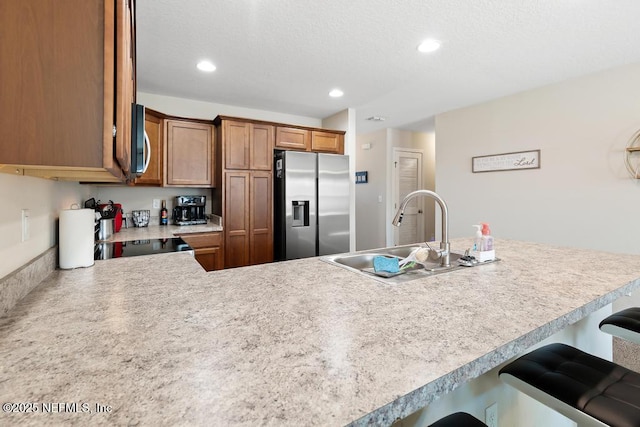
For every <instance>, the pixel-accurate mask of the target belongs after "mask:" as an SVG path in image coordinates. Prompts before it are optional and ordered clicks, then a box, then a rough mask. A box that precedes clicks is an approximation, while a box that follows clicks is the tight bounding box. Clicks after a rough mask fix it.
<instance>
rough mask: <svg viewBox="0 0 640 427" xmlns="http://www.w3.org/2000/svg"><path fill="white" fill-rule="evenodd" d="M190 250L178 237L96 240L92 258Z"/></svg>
mask: <svg viewBox="0 0 640 427" xmlns="http://www.w3.org/2000/svg"><path fill="white" fill-rule="evenodd" d="M190 250H192V249H191V246H189V245H188V244H187V243H186V242H185V241H184V240H182V239H181V238H180V237H172V238H168V239H167V238H164V239H143V240H128V241H124V242H104V241H98V242H96V244H95V248H94V254H93V259H95V260H102V259H111V258H122V257H131V256H140V255H154V254H162V253H168V252H182V251H190Z"/></svg>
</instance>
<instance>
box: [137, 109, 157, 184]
mask: <svg viewBox="0 0 640 427" xmlns="http://www.w3.org/2000/svg"><path fill="white" fill-rule="evenodd" d="M144 130H145V132H147V136H148V137H149V144H150V145H151V159H150V161H149V166H148V167H147V171H146V172H145V173H144V174H142V176H140V177H139V178H136V181H135V185H158V186H160V185H162V177H163V175H164V174H163V161H162V157H163V152H164V120H163V119H162V116H161V115H160V114H158V113H157V112H155V111H153V110H150V109H148V108H147V109H146V110H145V114H144Z"/></svg>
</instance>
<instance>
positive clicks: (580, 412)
mask: <svg viewBox="0 0 640 427" xmlns="http://www.w3.org/2000/svg"><path fill="white" fill-rule="evenodd" d="M499 375H500V379H501V380H503V381H504V382H505V383H507V384H509V385H511V386H513V387H514V388H516V389H518V390H520V391H521V392H523V393H525V394H528V395H529V396H531V397H533V398H534V399H536V400H538V401H539V402H541V403H543V404H545V405H547V406H549V407H550V408H552V409H554V410H556V411H558V412H560V413H561V414H563V415H564V416H566V417H568V418H571V419H572V420H574V421H575V422H577V423H578V425H580V426H583V425H584V426H607V425H610V426H618V427H627V426H629V427H630V426H640V374H637V373H636V372H633V371H631V370H629V369H627V368H624V367H622V366H619V365H617V364H615V363H613V362H609V361H607V360H604V359H601V358H599V357H596V356H593V355H590V354H588V353H585V352H583V351H581V350H578V349H576V348H574V347H571V346H568V345H565V344H550V345H547V346H544V347H541V348H539V349H537V350H534V351H532V352H530V353H527V354H525V355H524V356H522V357H520V358H518V359H516V360H515V361H513V362H511V363H509V364H508V365H506V366H505V367H503V368H502V369H501V370H500V373H499Z"/></svg>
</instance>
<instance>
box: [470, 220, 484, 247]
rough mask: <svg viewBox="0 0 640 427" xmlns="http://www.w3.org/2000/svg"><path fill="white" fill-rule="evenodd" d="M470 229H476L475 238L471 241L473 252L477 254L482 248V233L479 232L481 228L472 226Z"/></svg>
mask: <svg viewBox="0 0 640 427" xmlns="http://www.w3.org/2000/svg"><path fill="white" fill-rule="evenodd" d="M472 227H475V228H476V237H475V239H474V240H473V250H474V251H476V252H479V251H480V248H481V247H482V232H481V231H480V229H481V228H482V226H481V225H472Z"/></svg>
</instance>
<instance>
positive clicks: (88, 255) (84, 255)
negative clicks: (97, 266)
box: [58, 209, 95, 269]
mask: <svg viewBox="0 0 640 427" xmlns="http://www.w3.org/2000/svg"><path fill="white" fill-rule="evenodd" d="M94 221H95V211H94V210H93V209H65V210H62V211H60V244H59V246H58V248H59V252H60V268H62V269H69V268H77V267H90V266H92V265H93V263H94V261H93V243H94V230H95V228H94Z"/></svg>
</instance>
